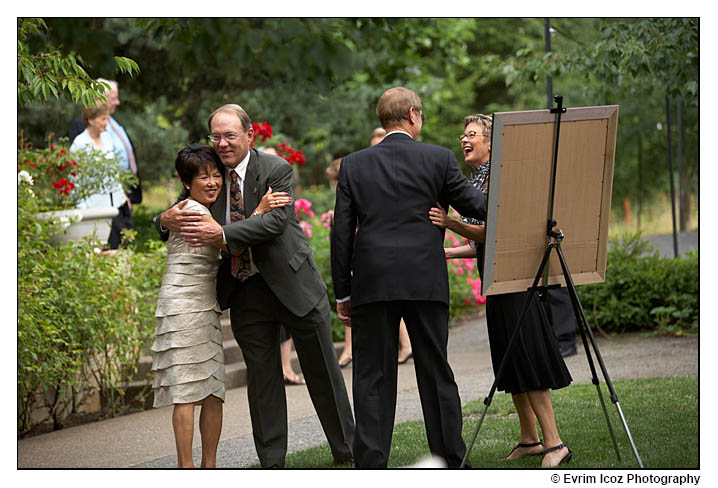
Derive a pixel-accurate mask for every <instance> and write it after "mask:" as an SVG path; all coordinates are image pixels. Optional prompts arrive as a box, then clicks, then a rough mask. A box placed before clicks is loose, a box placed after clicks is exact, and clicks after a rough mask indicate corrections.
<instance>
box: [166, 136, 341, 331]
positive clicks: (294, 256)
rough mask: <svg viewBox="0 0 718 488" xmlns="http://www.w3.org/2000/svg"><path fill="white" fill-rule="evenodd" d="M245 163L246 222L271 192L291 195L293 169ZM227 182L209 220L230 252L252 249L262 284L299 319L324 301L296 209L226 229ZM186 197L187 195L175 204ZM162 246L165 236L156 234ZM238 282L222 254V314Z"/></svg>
mask: <svg viewBox="0 0 718 488" xmlns="http://www.w3.org/2000/svg"><path fill="white" fill-rule="evenodd" d="M249 151H250V152H249V163H248V165H247V172H246V174H245V181H244V193H243V195H242V197H243V200H244V212H245V215H246V216H247V217H249V216H250V215H251V214H252V212H254V209H255V208H257V205H258V204H259V201H260V200H261V199H262V196H263V195H264V194H265V193H266V192H267V189H268V188H269V187H270V186H271V187H272V191H273V192H287V193H289V195H290V196H292V199H293V198H294V197H293V192H292V166H291V165H290V164H289V163H287V162H286V161H285V160H284V159H282V158H280V157H278V156H274V155H272V154H266V153H263V152H258V151H257V150H256V149H253V148H252V149H250V150H249ZM227 186H228V185H227V181H225V182H224V184H223V185H222V191H221V192H220V194H219V197H217V200H216V201H215V202H214V203H213V204H212V206H211V207H210V212H211V213H212V217H213V218H214V219H215V220H216V221H217V222H219V223H220V224H221V225H222V226H223V229H224V235H225V237H226V239H227V247H228V248H229V250H230V251H231V252H233V251H236V250H237V249H239V248H240V247H246V246H250V247H251V249H252V260H253V261H254V264H255V266H256V267H257V269H258V270H259V272H260V273H261V275H262V278H263V279H264V281H265V282H266V283H267V285H268V286H269V288H270V289H271V290H272V292H273V293H274V295H275V296H276V297H277V298H278V299H279V301H280V302H282V304H283V305H284V306H285V307H286V308H287V309H288V310H289V311H290V312H291V313H292V314H294V315H296V316H298V317H303V316H305V315H306V314H307V313H309V312H310V311H311V310H312V309H313V308H314V307H315V306H316V305H317V304H318V303H319V301H320V300H321V299H323V298H325V297H326V296H327V287H326V285H324V280H323V279H322V276H321V274H320V273H319V271H318V270H317V267H316V265H315V264H314V259H313V258H312V250H311V248H310V247H309V245H308V244H307V240H306V237H305V235H304V231H302V229H301V227H299V222H298V221H297V216H296V213H295V212H294V207H293V206H292V205H289V206H287V207H284V208H278V209H274V210H272V211H271V212H268V213H266V214H263V215H260V216H255V217H251V218H247V219H245V220H241V221H239V222H233V223H226V218H227V217H226V213H227ZM186 197H187V194H186V192H185V191H183V192H182V193H181V194H180V198H179V199H178V201H180V200H182V199H184V198H186ZM155 223H156V225H157V229H158V230H159V231H160V235H161V236H162V239H163V240H166V239H167V237H168V236H169V232H166V231H165V232H164V233H163V232H162V231H161V229H160V228H159V218H156V219H155ZM238 285H239V282H238V280H237V279H236V278H234V277H233V276H232V275H231V259H230V256H229V255H227V254H226V253H223V259H222V263H221V264H220V267H219V271H218V273H217V300H218V301H219V304H220V307H222V309H226V308H229V306H230V305H231V298H232V295H233V294H234V291H235V289H236V287H237V286H238Z"/></svg>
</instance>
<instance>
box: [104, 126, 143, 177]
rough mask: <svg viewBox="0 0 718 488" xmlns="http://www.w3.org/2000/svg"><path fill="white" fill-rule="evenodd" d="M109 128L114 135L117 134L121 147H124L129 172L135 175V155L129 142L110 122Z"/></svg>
mask: <svg viewBox="0 0 718 488" xmlns="http://www.w3.org/2000/svg"><path fill="white" fill-rule="evenodd" d="M110 128H111V129H112V130H113V131H114V132H115V134H117V137H118V138H119V139H120V141H122V145H123V146H125V151H127V162H128V163H129V165H130V170H131V171H132V173H134V174H137V162H136V161H135V153H134V152H132V147H131V146H130V141H128V140H126V139H125V136H124V135H122V132H121V131H120V129H118V128H117V125H115V123H114V122H113V121H112V120H110Z"/></svg>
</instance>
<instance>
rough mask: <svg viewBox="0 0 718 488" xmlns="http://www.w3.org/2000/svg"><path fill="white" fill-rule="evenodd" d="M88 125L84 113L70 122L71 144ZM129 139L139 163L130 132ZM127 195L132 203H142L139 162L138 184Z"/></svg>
mask: <svg viewBox="0 0 718 488" xmlns="http://www.w3.org/2000/svg"><path fill="white" fill-rule="evenodd" d="M86 127H87V126H86V125H85V121H84V120H82V115H78V116H77V117H75V120H73V121H72V124H70V133H69V139H70V144H72V141H74V140H75V137H77V136H78V135H80V133H81V132H82V131H84V130H85V128H86ZM108 130H109V129H108ZM125 133H127V131H125ZM127 140H128V141H129V143H130V147H131V148H132V154H133V155H134V156H135V163H137V151H135V145H134V144H132V139H130V135H129V134H127ZM127 196H128V197H130V202H132V203H142V183H141V181H140V169H139V163H138V164H137V186H134V187H132V188H130V191H129V193H127Z"/></svg>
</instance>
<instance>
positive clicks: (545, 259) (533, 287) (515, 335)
mask: <svg viewBox="0 0 718 488" xmlns="http://www.w3.org/2000/svg"><path fill="white" fill-rule="evenodd" d="M551 248H552V246H548V247H547V248H546V252H545V253H544V255H543V259H542V260H541V266H539V270H538V273H537V274H536V278H535V279H534V282H533V285H531V288H529V292H528V297H527V298H526V303H525V304H524V308H523V310H522V311H521V316H520V318H519V323H518V324H517V325H516V328H515V329H514V331H513V333H512V334H511V337H510V338H509V343H508V344H507V345H506V351H505V352H504V357H503V359H502V360H501V364H500V365H499V370H498V371H497V372H496V377H495V378H494V383H493V384H492V385H491V391H490V392H489V396H487V397H486V399H484V405H486V406H485V407H484V412H483V414H482V415H481V418H480V419H479V423H478V424H477V425H476V429H474V435H473V437H472V439H471V443H470V444H469V445H468V446H467V448H466V454H465V455H464V459H463V460H462V461H461V466H460V467H462V468H463V467H464V466H465V465H466V461H467V460H468V459H469V454H471V449H473V447H474V442H475V441H476V437H477V436H478V434H479V429H480V428H481V424H482V423H483V421H484V415H485V414H486V411H487V410H488V409H489V405H491V400H492V399H493V397H494V393H495V392H496V385H497V384H498V381H499V378H501V376H502V374H503V372H504V368H505V367H506V361H507V360H508V358H509V354H510V353H511V349H512V347H513V345H514V343H515V342H516V339H517V338H518V335H519V332H520V331H521V326H522V325H523V324H524V322H525V319H526V312H527V311H528V309H529V306H530V305H531V302H532V300H533V298H534V295H535V294H536V293H537V289H538V283H539V280H540V279H541V275H543V270H544V267H545V266H546V263H547V262H548V257H549V255H550V253H551Z"/></svg>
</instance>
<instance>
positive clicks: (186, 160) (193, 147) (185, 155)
mask: <svg viewBox="0 0 718 488" xmlns="http://www.w3.org/2000/svg"><path fill="white" fill-rule="evenodd" d="M205 168H207V170H211V169H217V170H218V171H219V172H220V174H221V175H222V176H223V177H224V165H223V164H222V160H221V159H219V156H218V155H217V153H216V152H215V150H214V149H213V148H211V147H210V146H207V145H204V144H189V145H187V146H185V147H183V148H182V149H180V152H179V153H177V159H175V169H176V170H177V174H178V175H179V177H180V180H182V183H185V184H187V185H189V184H191V183H192V180H193V179H194V177H195V176H197V175H198V174H199V172H200V171H201V170H202V169H205Z"/></svg>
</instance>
